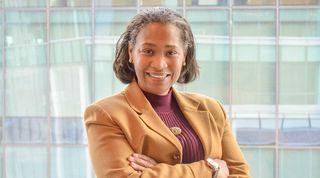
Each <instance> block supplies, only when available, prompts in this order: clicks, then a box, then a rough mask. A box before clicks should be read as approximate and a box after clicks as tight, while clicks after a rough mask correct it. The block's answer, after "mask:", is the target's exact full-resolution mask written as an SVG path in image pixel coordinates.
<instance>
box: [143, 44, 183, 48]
mask: <svg viewBox="0 0 320 178" xmlns="http://www.w3.org/2000/svg"><path fill="white" fill-rule="evenodd" d="M142 45H143V46H152V47H155V46H157V45H155V44H153V43H143V44H142ZM165 47H167V48H177V46H176V45H166V46H165Z"/></svg>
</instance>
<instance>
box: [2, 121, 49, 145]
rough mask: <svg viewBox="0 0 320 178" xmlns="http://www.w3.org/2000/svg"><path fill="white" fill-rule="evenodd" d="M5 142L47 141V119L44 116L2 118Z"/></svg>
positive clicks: (28, 142) (43, 142) (34, 142)
mask: <svg viewBox="0 0 320 178" xmlns="http://www.w3.org/2000/svg"><path fill="white" fill-rule="evenodd" d="M4 133H5V138H4V141H5V143H10V144H37V143H42V144H45V143H47V142H48V140H47V139H48V121H47V120H46V118H6V119H4Z"/></svg>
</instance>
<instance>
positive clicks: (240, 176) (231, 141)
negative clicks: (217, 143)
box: [218, 102, 251, 178]
mask: <svg viewBox="0 0 320 178" xmlns="http://www.w3.org/2000/svg"><path fill="white" fill-rule="evenodd" d="M218 104H219V105H220V107H221V109H222V111H223V114H224V118H225V124H224V131H223V135H222V141H221V145H222V160H224V161H226V163H227V165H228V168H229V173H230V176H228V178H250V177H251V176H250V174H249V166H248V164H247V163H246V161H245V158H244V156H243V154H242V152H241V149H240V147H239V145H238V143H237V141H236V139H235V137H234V135H233V133H232V130H231V128H230V124H229V121H228V120H227V117H226V113H225V111H224V109H223V107H222V105H221V104H220V103H219V102H218Z"/></svg>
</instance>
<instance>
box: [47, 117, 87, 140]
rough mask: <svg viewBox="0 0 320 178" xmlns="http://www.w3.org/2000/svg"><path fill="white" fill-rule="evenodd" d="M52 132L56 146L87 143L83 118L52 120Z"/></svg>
mask: <svg viewBox="0 0 320 178" xmlns="http://www.w3.org/2000/svg"><path fill="white" fill-rule="evenodd" d="M51 131H52V133H51V136H52V142H53V143H54V144H84V143H85V142H86V140H85V130H84V126H83V122H82V119H81V118H79V119H72V118H62V119H56V118H52V130H51Z"/></svg>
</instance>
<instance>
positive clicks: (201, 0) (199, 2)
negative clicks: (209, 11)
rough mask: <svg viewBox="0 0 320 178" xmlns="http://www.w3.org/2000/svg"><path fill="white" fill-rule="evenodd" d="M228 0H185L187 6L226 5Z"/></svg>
mask: <svg viewBox="0 0 320 178" xmlns="http://www.w3.org/2000/svg"><path fill="white" fill-rule="evenodd" d="M228 2H229V0H185V3H186V5H187V6H212V5H213V6H227V5H228Z"/></svg>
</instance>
